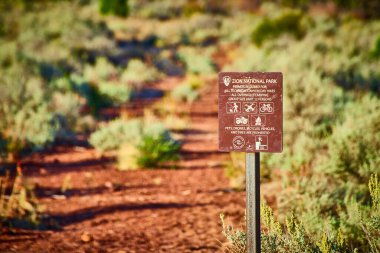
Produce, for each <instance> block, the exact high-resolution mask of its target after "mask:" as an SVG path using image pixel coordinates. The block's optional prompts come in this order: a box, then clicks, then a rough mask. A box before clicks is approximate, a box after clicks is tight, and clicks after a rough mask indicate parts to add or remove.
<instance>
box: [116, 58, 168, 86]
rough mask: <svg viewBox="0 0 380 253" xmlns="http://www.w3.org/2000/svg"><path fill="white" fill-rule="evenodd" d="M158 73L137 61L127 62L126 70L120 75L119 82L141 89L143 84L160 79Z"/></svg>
mask: <svg viewBox="0 0 380 253" xmlns="http://www.w3.org/2000/svg"><path fill="white" fill-rule="evenodd" d="M160 77H161V75H160V73H159V72H158V71H157V70H156V69H155V68H154V67H151V66H149V65H147V64H146V63H144V62H142V61H141V60H138V59H132V60H130V61H129V62H128V65H127V68H126V69H125V70H124V71H123V72H122V73H121V79H120V80H121V81H122V82H123V83H127V84H130V85H132V86H134V87H136V88H141V87H142V85H143V84H146V83H149V82H154V81H157V80H158V79H160Z"/></svg>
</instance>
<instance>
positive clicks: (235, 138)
mask: <svg viewBox="0 0 380 253" xmlns="http://www.w3.org/2000/svg"><path fill="white" fill-rule="evenodd" d="M218 85H219V113H218V117H219V150H220V151H225V152H231V151H237V152H245V153H246V159H245V161H246V164H245V167H246V220H247V232H246V234H247V252H248V253H259V252H261V242H260V152H270V153H276V152H282V132H283V130H282V124H283V119H282V118H283V109H282V107H283V104H282V73H279V72H221V73H219V81H218Z"/></svg>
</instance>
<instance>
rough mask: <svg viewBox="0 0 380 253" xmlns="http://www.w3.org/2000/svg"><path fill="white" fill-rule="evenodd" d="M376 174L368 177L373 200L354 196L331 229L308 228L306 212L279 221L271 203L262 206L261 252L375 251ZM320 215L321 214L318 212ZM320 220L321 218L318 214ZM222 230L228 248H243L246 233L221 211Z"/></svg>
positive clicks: (378, 229)
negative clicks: (228, 219)
mask: <svg viewBox="0 0 380 253" xmlns="http://www.w3.org/2000/svg"><path fill="white" fill-rule="evenodd" d="M379 182H380V181H379V178H378V176H377V174H373V175H372V176H371V177H370V180H369V184H368V189H369V191H370V192H371V197H372V203H371V204H370V205H366V204H363V203H360V202H357V201H354V200H352V199H351V200H350V201H349V202H347V203H346V204H347V205H346V206H345V207H346V208H347V209H345V208H343V209H342V210H340V213H339V215H341V218H342V222H341V223H338V224H337V225H336V226H332V227H330V229H331V230H327V229H326V227H324V229H322V230H321V229H320V225H321V224H318V225H319V230H317V231H310V230H309V228H308V224H309V223H308V222H305V217H306V216H299V215H297V216H296V215H295V214H294V213H293V214H291V215H290V216H288V218H286V219H285V222H284V223H282V222H279V221H278V220H277V219H276V218H275V217H274V214H273V211H272V210H271V208H270V207H268V206H266V205H262V206H261V215H262V222H263V225H264V226H265V230H264V231H263V232H262V234H261V241H262V245H261V250H262V252H322V253H325V252H326V253H330V252H331V253H333V252H378V251H379V250H380V240H379V239H378V238H379V233H380V224H379V223H378V220H379V215H380V213H379V210H378V203H379V202H378V201H379V193H380V185H379ZM319 215H321V214H319ZM319 218H320V221H322V220H324V219H325V218H324V217H323V216H320V217H319ZM221 219H222V225H223V234H224V235H225V236H226V238H227V240H228V242H229V245H228V249H229V250H230V251H231V252H234V253H235V252H237V253H238V252H241V253H244V252H246V249H245V247H246V234H245V232H244V231H241V230H234V229H233V227H232V226H231V225H228V226H227V225H225V222H224V220H223V219H224V216H223V215H221Z"/></svg>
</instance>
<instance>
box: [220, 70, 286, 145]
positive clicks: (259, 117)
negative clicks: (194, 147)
mask: <svg viewBox="0 0 380 253" xmlns="http://www.w3.org/2000/svg"><path fill="white" fill-rule="evenodd" d="M282 115H283V112H282V73H279V72H221V73H219V150H220V151H241V152H281V151H282V118H283V117H282Z"/></svg>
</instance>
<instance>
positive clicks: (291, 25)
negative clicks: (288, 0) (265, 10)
mask: <svg viewBox="0 0 380 253" xmlns="http://www.w3.org/2000/svg"><path fill="white" fill-rule="evenodd" d="M303 20H304V16H303V14H302V13H301V12H299V11H293V10H292V11H286V12H284V13H282V14H281V15H280V16H278V17H276V18H274V19H270V18H264V20H263V21H262V22H261V23H260V24H259V25H258V26H257V27H256V29H255V30H254V31H253V33H252V41H253V42H254V43H255V44H256V45H258V46H261V45H262V44H263V43H264V42H265V41H266V40H269V39H275V38H278V37H279V36H281V35H283V34H290V35H293V36H294V37H295V38H296V39H301V38H302V37H303V36H304V35H305V33H306V27H305V25H304V23H303Z"/></svg>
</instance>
